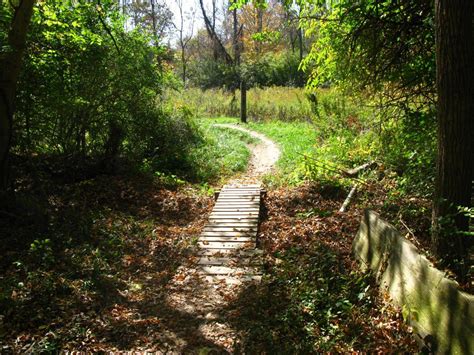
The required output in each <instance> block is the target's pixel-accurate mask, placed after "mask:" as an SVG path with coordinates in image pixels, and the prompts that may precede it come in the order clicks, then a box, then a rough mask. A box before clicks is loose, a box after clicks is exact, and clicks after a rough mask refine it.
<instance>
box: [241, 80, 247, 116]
mask: <svg viewBox="0 0 474 355" xmlns="http://www.w3.org/2000/svg"><path fill="white" fill-rule="evenodd" d="M240 122H242V123H247V84H246V83H245V80H242V81H241V82H240Z"/></svg>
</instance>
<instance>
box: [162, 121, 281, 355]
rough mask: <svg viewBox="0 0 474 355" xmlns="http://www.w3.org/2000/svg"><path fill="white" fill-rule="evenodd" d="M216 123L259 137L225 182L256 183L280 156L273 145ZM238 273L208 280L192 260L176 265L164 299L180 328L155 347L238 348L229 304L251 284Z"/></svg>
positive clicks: (182, 349)
mask: <svg viewBox="0 0 474 355" xmlns="http://www.w3.org/2000/svg"><path fill="white" fill-rule="evenodd" d="M216 126H219V127H226V128H231V129H236V130H240V131H243V132H246V133H247V134H249V135H251V136H252V137H255V138H257V139H258V140H260V142H259V143H257V144H252V145H249V149H250V151H251V154H252V156H251V158H250V162H249V168H248V170H247V172H246V173H244V174H243V175H240V176H239V177H238V178H235V179H232V180H231V181H230V182H229V183H231V184H248V183H260V182H261V181H260V179H261V177H262V175H264V174H267V173H269V172H271V171H272V169H273V168H274V165H275V163H276V161H277V160H278V158H279V156H280V149H279V148H278V147H277V145H276V144H275V143H274V142H273V141H271V140H270V139H268V138H267V137H265V136H264V135H263V134H260V133H257V132H254V131H251V130H249V129H246V128H243V127H240V126H237V125H231V124H218V125H217V124H216ZM259 257H262V255H261V254H260V253H258V254H257V256H256V258H259ZM196 261H197V258H196ZM242 276H243V275H242ZM242 276H239V275H237V276H232V277H229V278H228V279H226V280H220V281H219V280H215V281H208V280H205V278H204V277H203V276H202V275H201V274H200V273H199V272H198V266H197V265H196V264H193V263H192V262H191V264H190V265H186V266H185V265H183V266H181V267H179V268H178V270H177V272H176V274H175V277H174V278H173V279H172V280H171V282H170V283H169V284H168V286H167V290H166V294H167V296H166V300H167V303H168V305H169V306H170V307H171V308H172V309H175V310H176V313H175V314H174V315H173V317H174V321H175V322H176V323H177V325H178V327H177V328H179V329H180V331H179V332H173V331H171V332H169V333H168V334H166V336H165V337H166V338H167V340H168V342H167V343H168V347H166V346H165V347H164V348H163V347H159V348H158V350H160V351H171V352H172V353H181V352H195V353H196V352H197V353H201V352H203V351H204V352H206V353H208V352H209V351H211V352H212V353H228V352H232V351H233V350H235V349H238V348H239V347H240V346H241V341H242V339H243V338H245V336H244V334H240V332H239V331H238V330H236V329H235V328H234V325H233V323H234V324H235V321H236V312H237V313H238V312H239V311H238V310H237V309H235V308H234V307H233V306H231V304H232V302H233V301H235V299H236V298H238V297H239V295H240V294H241V293H242V292H246V291H244V290H246V289H247V288H248V287H251V286H250V285H251V284H252V281H250V282H248V281H243V279H242ZM229 281H231V282H229ZM165 344H166V343H165Z"/></svg>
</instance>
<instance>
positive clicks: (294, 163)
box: [202, 117, 317, 186]
mask: <svg viewBox="0 0 474 355" xmlns="http://www.w3.org/2000/svg"><path fill="white" fill-rule="evenodd" d="M202 121H205V122H207V123H206V125H209V126H210V125H212V124H213V123H238V122H239V120H238V119H236V118H230V117H219V118H212V119H204V120H202ZM245 127H246V128H248V129H251V130H254V131H257V132H260V133H262V134H264V135H266V136H267V137H268V138H270V139H272V140H273V141H274V142H275V143H277V144H278V146H279V148H280V150H281V156H280V159H279V160H278V162H277V172H276V174H269V175H267V176H266V177H265V178H264V180H265V182H266V183H267V184H268V185H270V186H281V185H287V184H288V185H298V184H299V183H301V182H302V181H303V180H304V178H305V177H306V169H305V163H304V162H305V158H304V155H305V154H312V153H314V150H315V146H314V145H315V143H316V137H317V134H316V131H315V129H314V127H313V126H312V125H311V124H309V123H307V122H282V121H278V120H275V121H263V122H250V123H249V124H248V125H247V126H245ZM232 136H233V137H234V135H232ZM245 136H247V135H245V134H244V135H243V136H241V138H243V139H245V141H246V142H247V143H253V142H252V141H249V140H248V138H244V137H245ZM247 137H248V136H247ZM233 144H235V143H233Z"/></svg>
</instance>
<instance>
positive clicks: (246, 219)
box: [198, 185, 261, 282]
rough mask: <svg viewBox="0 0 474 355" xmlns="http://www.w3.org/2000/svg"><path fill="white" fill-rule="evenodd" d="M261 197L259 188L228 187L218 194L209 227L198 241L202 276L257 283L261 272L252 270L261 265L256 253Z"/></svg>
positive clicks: (207, 226)
mask: <svg viewBox="0 0 474 355" xmlns="http://www.w3.org/2000/svg"><path fill="white" fill-rule="evenodd" d="M260 194H261V189H260V186H259V185H251V186H225V187H224V188H223V189H222V190H221V191H220V192H219V196H218V198H217V201H216V204H215V206H214V209H213V210H212V212H211V214H210V216H209V223H208V224H206V226H205V227H204V230H203V232H202V233H201V235H200V237H199V238H198V246H199V247H200V249H201V250H200V252H199V256H200V258H199V260H198V265H199V267H200V268H199V270H200V272H201V273H203V274H205V275H207V276H212V277H215V276H219V277H220V276H223V277H224V280H225V281H226V282H228V281H229V279H230V278H235V279H237V278H239V279H241V276H246V277H248V279H249V280H254V277H255V276H256V275H257V274H258V269H257V268H255V267H253V268H250V267H249V266H251V265H261V262H258V260H257V259H258V258H257V257H258V255H259V253H256V252H255V247H256V237H257V230H258V218H259V214H260V201H261V198H260ZM256 256H257V257H256ZM260 259H261V258H260Z"/></svg>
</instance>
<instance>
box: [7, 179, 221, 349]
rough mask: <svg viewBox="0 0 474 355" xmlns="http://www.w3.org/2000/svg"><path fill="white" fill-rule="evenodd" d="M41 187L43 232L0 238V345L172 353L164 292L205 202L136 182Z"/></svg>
mask: <svg viewBox="0 0 474 355" xmlns="http://www.w3.org/2000/svg"><path fill="white" fill-rule="evenodd" d="M45 186H47V188H48V189H49V190H48V191H46V192H47V195H48V196H49V197H48V199H47V201H46V206H47V207H46V213H47V214H48V218H49V221H50V222H49V226H48V230H47V231H46V232H45V231H40V230H37V231H35V233H31V227H30V226H29V225H28V226H26V225H25V227H23V226H22V225H20V224H15V225H13V226H14V228H16V229H14V230H13V229H12V230H9V235H7V236H5V237H6V239H4V240H3V242H4V244H3V245H4V246H6V248H5V253H4V254H3V255H4V258H3V259H2V263H1V265H0V267H2V269H1V270H0V272H1V275H2V277H1V278H0V290H1V291H0V296H1V297H0V316H1V317H0V349H2V351H7V352H8V351H11V352H18V353H22V352H25V351H33V352H40V351H46V350H48V351H56V350H59V349H62V350H83V351H106V350H107V351H114V350H119V349H124V350H128V349H152V350H153V349H155V350H159V349H162V350H163V349H165V350H166V349H169V348H172V347H173V345H172V344H173V342H174V341H175V340H173V337H174V335H170V333H174V331H175V330H174V329H172V330H171V332H170V331H169V330H168V331H166V332H163V329H164V328H168V329H170V327H171V328H172V327H173V325H172V323H170V322H169V320H167V319H168V317H170V316H171V317H173V314H176V312H177V311H176V310H175V309H173V307H171V306H170V305H169V304H168V302H167V300H166V294H165V292H164V291H165V289H166V287H167V284H168V283H169V282H170V280H172V279H173V277H174V276H175V273H176V269H177V268H178V267H179V266H180V265H185V264H188V263H190V262H191V263H192V259H191V258H190V256H191V255H192V252H191V247H192V239H193V238H194V237H195V236H196V235H199V233H200V230H201V229H202V228H203V226H204V224H205V223H206V220H207V215H208V214H209V213H210V210H211V206H212V202H213V201H212V199H211V198H210V197H206V196H201V195H198V194H197V193H196V192H195V191H194V190H191V189H188V188H181V189H179V190H177V191H171V190H167V189H164V188H162V187H161V186H160V185H159V184H157V183H155V182H154V181H153V180H150V179H148V178H146V177H139V176H135V177H131V176H128V177H124V176H99V177H97V178H95V179H93V180H85V181H82V182H78V183H73V184H69V185H57V184H49V185H48V184H45ZM28 193H29V194H30V195H32V196H36V195H35V194H37V193H38V195H37V198H38V199H40V198H41V196H42V195H41V194H42V193H44V191H43V192H36V191H33V190H32V191H29V192H28ZM35 198H36V197H35ZM27 232H28V235H27ZM46 238H47V239H46ZM17 239H18V240H19V241H21V243H17V242H16V240H17ZM35 239H38V242H37V244H35V245H37V246H35V249H31V248H30V244H31V243H32V242H34V241H35ZM6 241H8V242H6ZM25 241H26V243H25ZM35 243H36V242H35ZM17 261H18V263H17ZM177 277H178V278H179V277H181V276H180V275H179V274H178V276H177ZM177 317H178V316H177ZM165 343H166V344H168V345H166V346H164V347H163V346H162V345H160V344H165Z"/></svg>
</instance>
